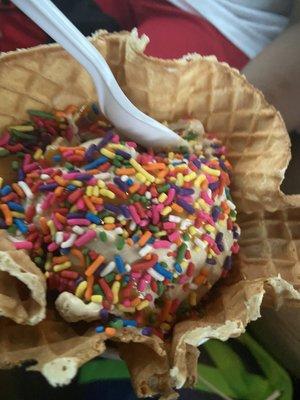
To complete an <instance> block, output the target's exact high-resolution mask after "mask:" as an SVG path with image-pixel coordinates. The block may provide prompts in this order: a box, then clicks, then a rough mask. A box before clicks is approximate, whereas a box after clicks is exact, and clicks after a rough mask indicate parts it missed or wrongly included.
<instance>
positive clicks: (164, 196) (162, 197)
mask: <svg viewBox="0 0 300 400" xmlns="http://www.w3.org/2000/svg"><path fill="white" fill-rule="evenodd" d="M167 198H168V196H167V195H166V193H161V194H160V195H159V196H158V201H159V202H160V203H163V202H164V201H165V200H167Z"/></svg>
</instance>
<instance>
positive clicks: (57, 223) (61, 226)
mask: <svg viewBox="0 0 300 400" xmlns="http://www.w3.org/2000/svg"><path fill="white" fill-rule="evenodd" d="M52 220H53V222H54V225H55V226H56V229H58V230H59V231H62V230H63V225H62V223H61V222H59V221H58V219H57V218H55V216H54V215H52Z"/></svg>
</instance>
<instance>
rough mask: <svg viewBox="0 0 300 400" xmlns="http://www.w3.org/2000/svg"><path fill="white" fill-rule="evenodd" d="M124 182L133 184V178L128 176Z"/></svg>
mask: <svg viewBox="0 0 300 400" xmlns="http://www.w3.org/2000/svg"><path fill="white" fill-rule="evenodd" d="M126 183H127V185H128V186H131V185H133V179H131V178H128V179H127V181H126Z"/></svg>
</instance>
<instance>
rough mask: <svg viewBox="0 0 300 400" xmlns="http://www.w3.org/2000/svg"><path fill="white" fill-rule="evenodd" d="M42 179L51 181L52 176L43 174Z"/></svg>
mask: <svg viewBox="0 0 300 400" xmlns="http://www.w3.org/2000/svg"><path fill="white" fill-rule="evenodd" d="M41 179H43V180H45V181H46V180H47V179H50V175H47V174H41Z"/></svg>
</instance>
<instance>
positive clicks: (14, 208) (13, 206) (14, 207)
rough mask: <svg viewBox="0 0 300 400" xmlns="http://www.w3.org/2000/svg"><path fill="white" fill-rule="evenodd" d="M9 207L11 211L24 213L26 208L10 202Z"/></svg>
mask: <svg viewBox="0 0 300 400" xmlns="http://www.w3.org/2000/svg"><path fill="white" fill-rule="evenodd" d="M7 205H8V207H9V209H10V210H11V211H18V212H24V207H23V206H22V205H21V204H19V203H15V202H14V201H8V202H7Z"/></svg>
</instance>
